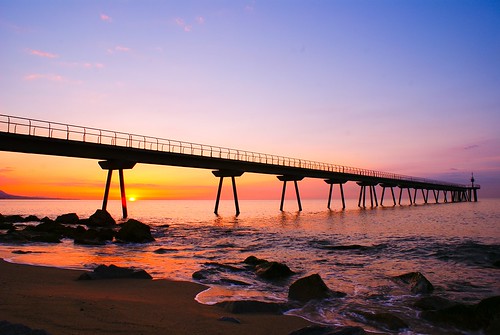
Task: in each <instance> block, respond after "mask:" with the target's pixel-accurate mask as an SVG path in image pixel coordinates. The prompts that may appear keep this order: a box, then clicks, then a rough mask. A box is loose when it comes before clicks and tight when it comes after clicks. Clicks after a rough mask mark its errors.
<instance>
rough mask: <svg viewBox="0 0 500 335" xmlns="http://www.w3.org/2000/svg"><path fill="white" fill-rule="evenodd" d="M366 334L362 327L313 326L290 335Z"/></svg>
mask: <svg viewBox="0 0 500 335" xmlns="http://www.w3.org/2000/svg"><path fill="white" fill-rule="evenodd" d="M365 334H366V332H365V330H364V329H363V328H361V327H343V328H338V327H333V326H321V325H312V326H307V327H304V328H301V329H299V330H296V331H293V332H291V333H290V334H289V335H365Z"/></svg>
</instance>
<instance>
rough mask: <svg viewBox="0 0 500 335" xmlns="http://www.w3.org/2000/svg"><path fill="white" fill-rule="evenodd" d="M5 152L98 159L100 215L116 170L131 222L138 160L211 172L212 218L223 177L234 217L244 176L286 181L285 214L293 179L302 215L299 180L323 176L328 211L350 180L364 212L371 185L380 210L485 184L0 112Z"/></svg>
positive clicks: (0, 147)
mask: <svg viewBox="0 0 500 335" xmlns="http://www.w3.org/2000/svg"><path fill="white" fill-rule="evenodd" d="M0 151H10V152H20V153H30V154H43V155H52V156H65V157H76V158H87V159H95V160H99V165H100V166H101V168H102V169H104V170H108V175H107V180H106V185H105V191H104V197H103V204H102V209H103V210H106V206H107V201H108V195H109V188H110V185H111V178H112V173H113V171H115V170H118V173H119V178H120V191H121V200H122V210H123V217H124V218H126V217H127V203H126V196H125V181H124V176H123V170H127V169H132V168H133V167H134V166H135V165H136V164H138V163H143V164H155V165H168V166H179V167H190V168H200V169H210V170H212V172H213V174H214V176H215V177H218V178H219V187H218V191H217V196H216V202H215V209H214V212H215V214H217V213H218V208H219V200H220V195H221V190H222V186H223V180H224V178H226V177H230V178H231V182H232V188H233V195H234V203H235V209H236V215H238V214H239V213H240V209H239V204H238V196H237V188H236V177H240V176H242V175H243V174H244V173H259V174H270V175H275V176H277V178H278V180H279V181H281V182H283V190H282V196H281V203H280V210H283V204H284V201H285V191H286V184H287V182H288V181H293V182H294V186H295V193H296V198H297V204H298V208H299V211H300V210H302V204H301V201H300V194H299V186H298V182H299V181H301V180H302V179H304V178H316V179H318V178H319V179H323V180H324V181H325V182H326V183H327V184H328V185H329V186H330V188H329V194H328V205H327V207H328V208H330V206H331V199H332V192H333V186H334V185H338V187H339V188H340V192H341V200H342V208H345V199H344V191H343V185H344V184H345V183H347V182H355V183H357V184H358V185H359V186H360V193H359V200H358V206H359V207H366V199H367V194H366V188H367V187H368V190H369V194H370V205H371V207H376V206H378V205H379V200H380V205H383V202H384V196H385V193H386V192H385V191H386V188H389V189H390V191H391V195H392V201H393V205H394V206H396V204H399V205H401V200H402V194H403V192H404V191H405V190H406V191H407V192H408V198H409V201H410V204H414V203H416V201H417V195H418V192H419V191H420V193H421V197H422V200H423V201H424V203H428V201H429V193H430V192H431V191H432V194H433V196H434V201H435V202H436V203H439V199H440V196H441V194H442V195H443V197H442V199H443V200H442V201H443V202H462V201H477V199H478V197H477V190H478V189H480V185H477V184H474V178H473V177H472V178H471V182H472V183H471V185H462V184H456V183H448V182H444V181H437V180H431V179H426V178H419V177H412V176H405V175H400V174H395V173H389V172H381V171H375V170H369V169H360V168H355V167H348V166H343V165H336V164H328V163H321V162H315V161H310V160H304V159H298V158H291V157H284V156H278V155H271V154H264V153H258V152H252V151H246V150H238V149H232V148H225V147H218V146H212V145H205V144H198V143H190V142H184V141H176V140H170V139H163V138H157V137H150V136H145V135H137V134H132V133H124V132H119V131H112V130H104V129H97V128H91V127H84V126H77V125H70V124H63V123H58V122H50V121H43V120H35V119H29V118H23V117H17V116H10V115H4V114H0ZM376 186H379V187H381V188H382V194H381V197H380V198H378V196H377V193H376ZM394 188H399V201H398V202H397V203H396V197H395V194H394ZM412 190H413V195H412ZM448 195H449V197H448Z"/></svg>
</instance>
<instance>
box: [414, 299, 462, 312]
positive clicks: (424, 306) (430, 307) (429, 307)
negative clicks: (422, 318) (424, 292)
mask: <svg viewBox="0 0 500 335" xmlns="http://www.w3.org/2000/svg"><path fill="white" fill-rule="evenodd" d="M453 305H455V302H453V301H450V300H448V299H445V298H441V297H435V296H428V297H423V298H421V299H419V300H417V301H416V302H415V304H413V306H415V307H417V308H419V309H421V310H423V311H435V310H438V309H443V308H447V307H451V306H453Z"/></svg>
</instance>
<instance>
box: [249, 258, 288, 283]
mask: <svg viewBox="0 0 500 335" xmlns="http://www.w3.org/2000/svg"><path fill="white" fill-rule="evenodd" d="M255 274H256V275H257V276H259V277H261V278H264V279H271V280H272V279H280V278H287V277H290V276H291V275H294V274H295V272H293V271H292V270H290V268H289V267H288V266H287V265H286V264H282V263H278V262H266V263H260V264H258V265H257V266H255Z"/></svg>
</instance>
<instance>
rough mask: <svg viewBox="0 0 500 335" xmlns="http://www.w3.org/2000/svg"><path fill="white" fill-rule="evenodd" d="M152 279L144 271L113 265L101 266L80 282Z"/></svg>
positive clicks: (82, 277)
mask: <svg viewBox="0 0 500 335" xmlns="http://www.w3.org/2000/svg"><path fill="white" fill-rule="evenodd" d="M119 278H131V279H152V277H151V275H150V274H149V273H147V272H146V271H144V270H136V269H132V268H122V267H118V266H116V265H113V264H111V265H110V266H106V265H99V266H98V267H96V268H95V269H94V271H92V272H86V273H84V274H82V275H81V276H80V277H79V278H78V280H94V279H119Z"/></svg>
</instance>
